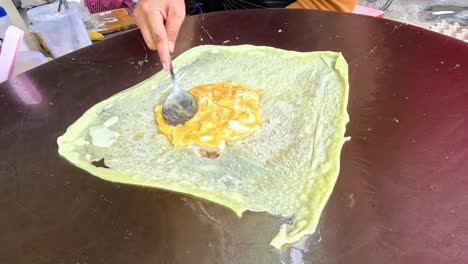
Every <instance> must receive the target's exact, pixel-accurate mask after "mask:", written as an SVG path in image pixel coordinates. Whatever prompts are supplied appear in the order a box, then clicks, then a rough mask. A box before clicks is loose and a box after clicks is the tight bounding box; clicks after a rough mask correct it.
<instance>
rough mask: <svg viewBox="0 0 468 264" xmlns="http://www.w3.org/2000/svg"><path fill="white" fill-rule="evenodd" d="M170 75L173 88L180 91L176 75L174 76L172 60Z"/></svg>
mask: <svg viewBox="0 0 468 264" xmlns="http://www.w3.org/2000/svg"><path fill="white" fill-rule="evenodd" d="M169 67H170V68H169V73H170V75H171V80H172V86H174V91H177V90H179V87H178V86H177V82H176V78H175V74H174V67H172V60H171V61H170V66H169Z"/></svg>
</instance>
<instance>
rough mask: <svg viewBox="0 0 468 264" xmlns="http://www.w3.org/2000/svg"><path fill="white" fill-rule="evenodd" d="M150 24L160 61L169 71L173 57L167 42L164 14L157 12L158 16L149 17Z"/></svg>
mask: <svg viewBox="0 0 468 264" xmlns="http://www.w3.org/2000/svg"><path fill="white" fill-rule="evenodd" d="M148 24H149V28H150V32H151V34H152V38H153V42H154V43H155V44H156V49H157V50H158V54H159V59H160V60H161V63H162V65H163V68H164V69H165V70H168V69H169V64H170V63H169V62H170V60H171V55H170V52H169V43H168V42H167V41H168V40H167V33H166V28H165V27H164V19H163V14H162V13H161V12H157V14H155V15H153V16H151V17H148Z"/></svg>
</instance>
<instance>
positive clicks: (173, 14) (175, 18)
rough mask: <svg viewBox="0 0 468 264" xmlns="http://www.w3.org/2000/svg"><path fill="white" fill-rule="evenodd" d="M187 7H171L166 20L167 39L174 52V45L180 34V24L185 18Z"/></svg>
mask: <svg viewBox="0 0 468 264" xmlns="http://www.w3.org/2000/svg"><path fill="white" fill-rule="evenodd" d="M184 11H185V9H184V8H177V7H171V8H170V9H169V14H168V15H167V20H166V32H167V39H168V41H169V51H170V52H171V53H172V52H174V45H175V42H176V39H177V35H178V34H179V30H180V26H181V25H182V22H183V21H184V18H185V13H184Z"/></svg>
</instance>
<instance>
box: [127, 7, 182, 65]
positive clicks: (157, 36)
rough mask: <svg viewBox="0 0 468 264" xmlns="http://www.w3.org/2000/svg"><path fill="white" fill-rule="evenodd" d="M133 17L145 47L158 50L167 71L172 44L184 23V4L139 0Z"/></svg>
mask: <svg viewBox="0 0 468 264" xmlns="http://www.w3.org/2000/svg"><path fill="white" fill-rule="evenodd" d="M134 17H135V22H136V23H137V25H138V26H139V28H140V31H141V34H142V35H143V38H144V40H145V42H146V45H147V46H148V47H149V48H150V49H152V50H158V54H159V58H160V60H161V63H162V65H163V68H164V69H165V70H168V69H169V65H170V53H172V52H174V43H175V41H176V39H177V35H178V33H179V29H180V26H181V25H182V22H183V21H184V17H185V2H184V1H183V0H166V1H153V0H140V1H139V3H138V5H137V7H136V9H135V11H134ZM164 22H165V23H164Z"/></svg>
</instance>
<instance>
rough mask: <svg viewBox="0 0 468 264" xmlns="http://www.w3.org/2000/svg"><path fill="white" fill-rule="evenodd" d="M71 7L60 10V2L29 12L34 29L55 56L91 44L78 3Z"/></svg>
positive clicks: (71, 4)
mask: <svg viewBox="0 0 468 264" xmlns="http://www.w3.org/2000/svg"><path fill="white" fill-rule="evenodd" d="M69 5H70V9H68V10H65V7H64V6H62V10H61V11H60V12H57V10H58V2H55V3H53V4H48V5H43V6H40V7H36V8H34V9H31V10H29V11H28V12H27V15H28V18H29V20H30V21H31V22H32V23H33V25H32V30H33V31H34V32H37V33H39V35H40V36H41V38H42V40H43V41H44V43H45V44H46V46H47V48H49V50H50V53H51V54H52V56H53V57H54V58H57V57H60V56H63V55H65V54H67V53H70V52H72V51H75V50H77V49H80V48H83V47H86V46H88V45H91V40H90V38H89V36H88V32H87V30H86V27H85V25H84V23H83V20H82V19H81V17H80V13H79V9H78V8H79V7H78V6H77V4H76V3H69Z"/></svg>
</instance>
